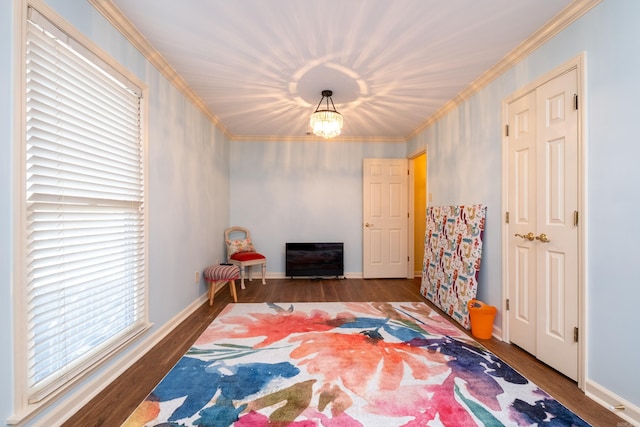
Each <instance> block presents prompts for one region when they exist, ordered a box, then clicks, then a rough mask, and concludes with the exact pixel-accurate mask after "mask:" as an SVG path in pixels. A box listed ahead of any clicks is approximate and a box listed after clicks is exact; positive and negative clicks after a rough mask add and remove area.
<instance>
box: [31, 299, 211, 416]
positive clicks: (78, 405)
mask: <svg viewBox="0 0 640 427" xmlns="http://www.w3.org/2000/svg"><path fill="white" fill-rule="evenodd" d="M205 301H207V295H206V294H204V295H201V296H200V297H199V298H198V299H197V300H195V301H194V302H193V303H191V304H190V305H189V306H187V307H186V308H185V309H184V310H183V311H182V312H180V313H178V314H177V315H176V316H174V317H173V318H172V319H171V320H169V321H168V322H167V323H165V324H164V325H162V326H161V327H160V328H158V330H156V331H155V332H153V333H152V334H151V335H149V336H148V337H146V338H145V339H144V340H142V341H141V342H140V343H138V344H137V345H136V346H135V347H132V348H131V349H130V350H129V351H128V352H127V355H126V356H125V357H121V358H120V359H119V360H117V361H115V362H114V363H113V364H112V365H110V366H109V367H107V368H106V369H105V370H104V371H103V372H101V373H100V374H99V375H98V376H97V377H96V378H95V379H93V380H91V381H89V382H87V383H86V384H84V385H83V386H81V387H80V388H79V389H78V390H76V391H74V392H72V393H70V394H68V395H65V396H64V398H63V400H61V401H60V403H59V404H58V405H57V406H55V407H54V408H53V409H52V410H51V411H49V412H47V413H46V414H44V415H43V416H42V417H41V418H40V419H38V420H37V421H36V422H35V423H34V424H33V426H34V427H52V426H59V425H61V424H62V423H64V422H65V421H66V420H68V419H69V418H71V416H73V415H74V414H75V413H76V412H78V411H79V410H80V409H82V407H83V406H85V405H86V404H87V403H89V402H90V401H91V399H93V398H94V397H96V396H97V395H98V394H99V393H100V392H101V391H102V390H104V389H105V388H106V387H107V386H108V385H109V384H111V383H112V382H113V381H114V380H115V379H116V378H118V377H119V376H120V375H122V374H123V373H124V372H125V371H126V370H127V369H129V368H130V367H131V366H132V365H133V364H134V363H136V362H137V361H138V360H139V359H140V358H141V357H142V356H144V355H145V354H147V353H148V352H149V351H150V350H151V349H152V348H153V347H154V346H155V345H156V344H158V343H159V342H160V341H161V340H162V339H164V338H165V337H166V336H167V335H168V334H169V333H171V331H173V330H174V329H175V328H176V326H178V325H179V324H180V323H182V322H183V321H184V320H185V319H186V318H187V317H189V316H190V315H191V314H192V313H193V312H194V311H196V310H197V309H198V308H199V307H200V306H201V305H202V304H203V303H204V302H205Z"/></svg>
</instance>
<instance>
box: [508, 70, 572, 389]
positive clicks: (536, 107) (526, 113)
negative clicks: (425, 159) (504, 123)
mask: <svg viewBox="0 0 640 427" xmlns="http://www.w3.org/2000/svg"><path fill="white" fill-rule="evenodd" d="M576 91H577V71H576V70H572V71H569V72H567V73H565V74H562V75H560V76H558V77H557V78H555V79H553V80H551V81H549V82H546V83H544V84H543V85H541V86H539V87H538V88H536V89H535V90H534V91H532V92H530V93H528V94H527V95H524V96H522V97H521V98H518V99H517V100H515V101H513V102H511V103H510V104H509V106H508V121H509V137H508V139H507V156H508V162H509V163H508V166H507V167H508V170H509V171H508V177H509V178H508V179H509V182H508V196H507V197H508V212H509V237H508V238H509V245H508V254H507V257H508V261H507V262H508V270H509V278H508V280H509V313H508V315H509V338H510V340H511V342H513V343H515V344H517V345H518V346H520V347H522V348H523V349H525V350H526V351H528V352H530V353H531V354H533V355H535V356H536V357H537V358H538V359H540V360H541V361H543V362H545V363H546V364H548V365H550V366H552V367H553V368H555V369H557V370H558V371H560V372H562V373H564V374H565V375H567V376H568V377H570V378H572V379H577V374H578V345H577V341H576V340H575V339H574V336H575V334H574V331H575V330H576V328H577V326H578V303H579V301H578V256H577V255H578V228H577V223H576V222H575V220H574V218H575V217H576V212H577V209H578V150H577V143H578V121H577V110H576V109H575V107H574V95H575V93H576Z"/></svg>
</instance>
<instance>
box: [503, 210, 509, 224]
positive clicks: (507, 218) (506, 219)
mask: <svg viewBox="0 0 640 427" xmlns="http://www.w3.org/2000/svg"><path fill="white" fill-rule="evenodd" d="M504 222H505V223H507V224H509V212H505V213H504Z"/></svg>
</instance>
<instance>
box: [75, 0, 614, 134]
mask: <svg viewBox="0 0 640 427" xmlns="http://www.w3.org/2000/svg"><path fill="white" fill-rule="evenodd" d="M88 1H89V3H90V4H91V5H93V7H94V8H95V9H96V10H98V12H100V13H101V14H102V15H103V16H104V17H105V18H106V19H107V20H108V21H109V22H110V23H111V24H112V25H113V26H114V27H115V28H116V29H117V30H118V31H120V33H122V35H124V36H125V37H126V38H127V40H129V41H130V42H131V44H133V45H134V47H135V48H136V49H138V51H140V53H142V55H144V57H145V58H146V59H147V60H148V61H149V62H150V63H151V64H152V65H153V66H154V67H155V68H156V69H157V70H158V71H159V72H160V73H161V74H162V75H163V76H164V77H165V78H166V79H167V80H169V82H171V83H172V84H173V85H174V86H175V87H176V88H177V89H178V90H180V92H182V94H183V95H184V96H185V97H186V98H187V99H188V100H190V101H191V102H192V103H193V104H194V105H195V106H196V107H197V108H198V109H199V110H200V111H202V112H203V113H204V114H205V115H206V116H207V117H208V118H209V119H210V120H211V122H212V123H213V124H214V125H215V126H217V127H218V128H219V129H220V130H221V131H222V132H223V133H224V135H225V136H226V137H227V138H229V140H232V141H306V140H321V138H314V137H295V136H290V137H275V136H255V135H253V136H252V135H232V134H231V133H230V132H229V130H228V129H227V128H226V127H225V126H224V125H223V124H222V122H221V121H220V119H219V118H218V117H217V116H216V115H215V114H213V113H212V112H211V111H210V110H209V108H208V107H207V105H206V104H205V103H204V101H203V100H202V98H200V97H199V96H198V95H197V94H196V93H195V92H194V91H193V89H191V87H190V86H189V85H188V84H187V82H186V81H184V79H183V78H182V77H181V76H180V75H179V74H178V73H177V72H176V70H175V69H174V68H173V67H172V66H171V65H170V64H169V63H168V62H167V61H166V60H165V59H164V58H163V57H162V55H160V53H159V52H158V51H157V50H156V49H154V48H153V46H152V45H151V43H149V41H148V40H147V39H146V38H145V37H144V36H143V35H142V34H141V33H140V32H139V31H138V30H137V29H136V27H135V26H134V25H133V24H132V23H131V21H130V20H129V19H128V18H127V17H126V16H125V15H124V14H123V13H122V11H120V9H119V8H118V7H117V6H116V5H115V4H114V3H113V2H112V1H111V0H88ZM601 1H602V0H575V1H573V2H571V4H569V5H568V6H567V7H565V8H564V9H563V10H562V11H561V12H560V13H558V14H557V15H556V16H554V17H553V19H551V20H550V21H549V22H547V23H546V24H545V25H543V26H542V27H541V28H540V29H538V30H537V31H536V32H535V33H533V34H532V35H531V37H529V38H528V39H527V40H525V41H523V42H522V43H520V44H519V45H518V46H517V47H516V48H515V49H513V50H512V51H511V52H509V53H508V54H507V55H506V56H505V57H504V58H502V59H501V60H500V61H499V62H498V63H497V64H495V65H494V66H493V67H491V68H490V69H489V70H487V71H486V72H485V73H484V74H482V75H481V76H480V77H478V78H477V79H476V80H474V81H473V82H472V83H471V84H470V85H469V86H467V88H465V89H464V90H463V91H462V92H460V93H459V94H458V95H456V96H455V97H454V98H452V99H451V100H449V101H448V102H446V103H445V104H444V105H443V106H442V107H440V109H438V110H437V111H436V112H435V113H433V114H432V115H431V116H429V117H428V118H427V119H426V120H425V121H424V122H423V123H422V124H420V126H418V127H417V128H416V129H415V130H414V131H413V132H411V133H410V134H409V135H407V136H406V137H404V138H378V137H374V138H362V137H350V138H347V137H344V138H338V139H335V138H334V139H333V140H334V141H353V142H362V141H370V142H406V141H408V140H409V139H411V138H413V137H415V136H416V135H418V134H419V133H420V132H422V131H424V130H425V129H427V128H428V127H430V126H432V125H433V124H434V123H436V122H437V121H438V120H440V119H441V118H442V117H444V116H445V115H447V114H448V113H449V112H451V111H452V110H454V109H455V108H456V107H458V106H459V105H460V104H462V103H463V102H465V101H466V100H467V99H469V98H471V97H472V96H473V95H474V94H476V93H477V92H479V91H480V90H481V89H483V88H485V87H486V86H488V85H489V84H490V83H491V82H492V81H494V80H495V79H496V78H497V77H499V76H500V75H502V74H503V73H504V72H506V71H507V70H508V69H509V68H511V67H513V66H514V65H515V64H517V63H518V62H520V61H521V60H522V59H524V58H525V57H526V56H527V55H529V54H531V53H532V52H534V51H535V50H536V49H538V48H539V47H540V46H542V45H543V44H545V43H546V42H547V41H549V40H550V39H551V38H553V37H554V36H555V35H557V34H558V33H559V32H561V31H562V30H564V29H565V28H567V27H568V26H569V25H570V24H572V23H573V22H575V21H576V20H577V19H578V18H580V17H581V16H582V15H584V14H585V13H587V12H588V11H590V10H591V9H592V8H594V7H595V6H597V5H598V4H599V3H600V2H601Z"/></svg>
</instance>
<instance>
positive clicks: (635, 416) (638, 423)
mask: <svg viewBox="0 0 640 427" xmlns="http://www.w3.org/2000/svg"><path fill="white" fill-rule="evenodd" d="M584 392H585V394H586V395H587V396H588V397H590V398H591V399H593V400H594V401H595V402H597V403H599V404H600V405H602V406H604V407H605V408H606V409H607V410H609V411H612V412H614V413H615V414H616V415H617V416H619V417H620V418H622V419H623V420H625V421H626V422H628V423H629V426H624V425H619V426H617V427H630V426H635V427H640V407H638V406H636V405H634V404H632V403H631V402H629V401H628V400H625V399H623V398H621V397H620V396H618V395H616V394H615V393H613V392H612V391H610V390H608V389H606V388H604V387H603V386H601V385H600V384H598V383H596V382H595V381H593V380H590V379H587V381H586V382H585V388H584ZM616 407H617V408H619V409H616Z"/></svg>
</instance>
